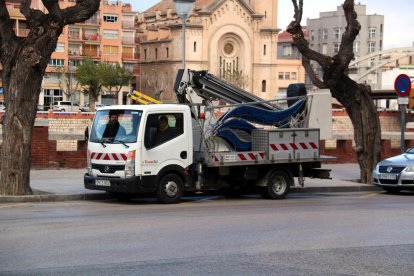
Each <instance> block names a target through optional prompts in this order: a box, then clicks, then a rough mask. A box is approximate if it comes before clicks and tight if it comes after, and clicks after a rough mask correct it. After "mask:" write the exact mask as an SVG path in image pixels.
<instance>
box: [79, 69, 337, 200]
mask: <svg viewBox="0 0 414 276" xmlns="http://www.w3.org/2000/svg"><path fill="white" fill-rule="evenodd" d="M174 91H175V92H176V94H177V98H178V101H179V104H152V105H119V106H107V107H103V108H99V109H98V111H97V112H96V116H95V119H94V122H93V125H92V129H91V131H90V135H89V137H88V139H89V141H88V154H87V158H88V159H87V173H86V174H85V176H84V185H85V188H87V189H93V190H104V191H107V192H110V193H113V194H114V195H115V196H119V197H123V196H131V195H136V194H155V195H156V196H157V197H158V199H159V200H160V201H161V202H163V203H176V202H178V201H179V200H180V199H181V197H182V195H183V194H184V193H185V192H203V191H211V190H226V191H228V192H241V191H244V190H245V189H250V188H251V189H257V190H258V191H259V192H260V194H261V195H262V196H263V197H264V198H271V199H282V198H284V197H286V196H287V194H288V193H289V189H290V187H291V186H293V185H295V181H294V178H295V177H297V178H298V183H299V185H301V186H303V183H304V177H315V178H329V170H324V169H321V162H322V161H324V160H326V159H329V158H328V157H325V156H321V155H320V153H319V151H320V130H319V129H318V128H310V127H309V121H311V119H310V118H309V114H311V112H310V108H311V107H312V103H318V104H320V103H319V102H318V101H317V100H315V98H314V96H310V95H302V96H296V97H293V98H289V99H288V100H287V101H285V102H284V103H285V104H287V105H288V106H287V107H285V108H282V107H281V105H279V104H278V103H275V102H267V101H263V100H262V99H260V98H258V97H256V96H254V95H252V94H250V93H248V92H246V91H244V90H242V89H240V88H237V87H235V86H232V85H230V84H229V83H227V82H225V81H223V80H221V79H219V78H217V77H214V76H213V75H211V74H209V73H208V72H206V71H191V70H188V71H183V70H180V71H179V73H178V75H177V80H176V83H175V86H174ZM305 94H306V93H305ZM329 101H330V98H329ZM325 104H327V105H329V106H330V102H327V103H325ZM319 117H320V118H321V120H323V119H325V120H326V117H328V122H329V121H330V118H331V115H330V114H320V116H319ZM314 121H315V120H314ZM316 121H319V120H316ZM110 128H112V130H110ZM113 129H115V130H113Z"/></svg>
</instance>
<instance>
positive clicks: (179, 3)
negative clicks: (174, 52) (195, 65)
mask: <svg viewBox="0 0 414 276" xmlns="http://www.w3.org/2000/svg"><path fill="white" fill-rule="evenodd" d="M194 3H195V0H174V4H175V11H176V12H177V15H178V16H179V17H180V18H181V19H182V21H183V65H182V66H183V69H185V21H186V20H187V18H188V16H189V15H190V14H191V12H192V10H193V7H194Z"/></svg>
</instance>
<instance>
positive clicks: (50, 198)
mask: <svg viewBox="0 0 414 276" xmlns="http://www.w3.org/2000/svg"><path fill="white" fill-rule="evenodd" d="M111 198H112V197H111V196H110V195H109V194H106V193H99V194H93V193H89V194H67V195H64V194H42V195H28V196H0V203H25V202H56V201H76V200H104V199H111Z"/></svg>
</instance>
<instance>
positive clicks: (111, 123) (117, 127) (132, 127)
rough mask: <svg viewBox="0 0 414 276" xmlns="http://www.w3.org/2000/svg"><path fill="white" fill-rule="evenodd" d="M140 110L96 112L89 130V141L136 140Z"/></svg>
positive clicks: (115, 142)
mask: <svg viewBox="0 0 414 276" xmlns="http://www.w3.org/2000/svg"><path fill="white" fill-rule="evenodd" d="M141 115H142V111H140V110H119V109H113V110H100V111H98V112H96V116H95V119H94V120H93V125H92V131H91V138H90V141H91V142H96V143H114V144H123V143H134V142H136V141H137V135H138V129H139V124H140V122H141Z"/></svg>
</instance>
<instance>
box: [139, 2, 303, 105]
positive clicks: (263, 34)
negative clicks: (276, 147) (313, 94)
mask: <svg viewBox="0 0 414 276" xmlns="http://www.w3.org/2000/svg"><path fill="white" fill-rule="evenodd" d="M277 9H278V1H277V0H272V1H259V0H249V1H239V0H196V3H195V8H194V12H193V13H192V14H191V16H190V17H189V18H188V20H187V21H186V30H187V31H186V33H185V38H186V41H185V61H186V67H187V68H188V69H192V70H208V71H209V72H210V73H212V74H214V75H216V76H220V77H223V78H226V77H229V76H231V75H234V72H241V73H242V74H243V76H245V79H244V80H245V81H244V82H243V85H242V87H243V88H244V89H245V90H247V91H250V92H252V93H254V94H255V95H257V96H259V97H261V98H263V99H267V100H269V99H274V98H275V97H276V95H277V93H278V91H279V89H280V87H284V88H286V87H287V85H288V84H289V83H292V82H293V83H296V82H304V71H303V69H302V70H301V68H300V67H301V66H300V62H299V61H298V60H291V61H279V60H278V58H277V34H278V33H279V31H280V29H278V28H277V14H278V13H277ZM138 18H139V19H138V20H139V23H140V24H141V28H140V31H141V35H140V37H141V39H140V41H141V51H140V56H141V60H140V63H141V69H142V70H141V72H142V76H141V81H140V84H139V89H140V90H141V91H142V92H143V93H145V94H148V95H151V96H153V97H159V98H160V99H161V100H162V101H163V102H174V101H175V96H174V95H173V93H172V87H173V85H174V81H175V76H176V72H177V70H178V69H180V68H181V67H182V55H183V54H182V47H183V45H182V44H183V43H182V35H183V33H182V20H181V19H180V18H179V17H178V16H177V14H176V13H175V8H174V3H173V1H172V0H162V1H160V2H159V3H158V4H156V5H155V6H153V7H152V8H150V9H148V10H147V11H145V12H144V13H142V14H140V15H139V16H138ZM279 72H294V75H296V76H297V78H296V79H295V80H289V81H285V80H279V78H278V75H279Z"/></svg>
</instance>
